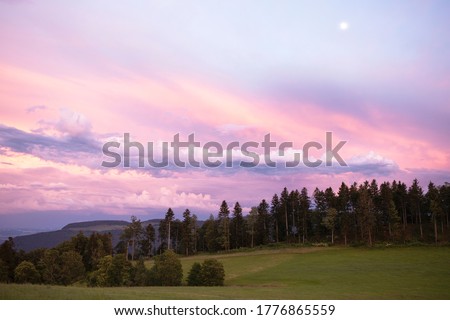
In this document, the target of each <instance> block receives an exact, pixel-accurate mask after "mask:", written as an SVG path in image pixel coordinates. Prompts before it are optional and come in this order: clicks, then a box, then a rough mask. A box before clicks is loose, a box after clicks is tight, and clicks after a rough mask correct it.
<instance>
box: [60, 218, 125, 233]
mask: <svg viewBox="0 0 450 320" xmlns="http://www.w3.org/2000/svg"><path fill="white" fill-rule="evenodd" d="M128 224H129V222H127V221H123V220H94V221H83V222H74V223H69V224H68V225H66V226H64V227H63V228H62V229H61V230H91V229H92V230H95V231H98V229H97V228H99V227H105V226H108V227H111V228H113V227H117V229H123V228H124V227H126V226H127V225H128ZM111 230H112V229H111Z"/></svg>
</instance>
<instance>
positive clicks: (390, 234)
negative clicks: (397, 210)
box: [388, 222, 392, 240]
mask: <svg viewBox="0 0 450 320" xmlns="http://www.w3.org/2000/svg"><path fill="white" fill-rule="evenodd" d="M388 230H389V239H391V240H392V230H391V223H390V222H389V223H388Z"/></svg>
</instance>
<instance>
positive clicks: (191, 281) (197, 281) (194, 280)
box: [187, 262, 203, 286]
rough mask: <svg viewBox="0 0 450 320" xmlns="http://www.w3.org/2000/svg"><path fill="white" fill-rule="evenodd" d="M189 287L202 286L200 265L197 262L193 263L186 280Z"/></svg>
mask: <svg viewBox="0 0 450 320" xmlns="http://www.w3.org/2000/svg"><path fill="white" fill-rule="evenodd" d="M187 282H188V285H189V286H201V285H203V280H202V265H201V264H200V263H198V262H195V263H194V264H193V265H192V267H191V270H190V271H189V275H188V279H187Z"/></svg>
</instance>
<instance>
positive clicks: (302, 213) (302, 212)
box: [299, 188, 311, 243]
mask: <svg viewBox="0 0 450 320" xmlns="http://www.w3.org/2000/svg"><path fill="white" fill-rule="evenodd" d="M310 207H311V200H310V198H309V196H308V189H306V188H302V191H301V192H300V199H299V219H300V221H301V232H299V234H300V233H301V235H302V243H305V241H306V239H307V237H308V219H309V210H310Z"/></svg>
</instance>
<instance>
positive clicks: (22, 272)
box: [14, 261, 40, 283]
mask: <svg viewBox="0 0 450 320" xmlns="http://www.w3.org/2000/svg"><path fill="white" fill-rule="evenodd" d="M14 279H15V281H16V282H17V283H38V282H39V280H40V274H39V272H38V271H37V270H36V267H35V266H34V264H32V263H31V262H29V261H22V262H21V263H20V264H19V265H18V266H17V267H16V269H15V270H14Z"/></svg>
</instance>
